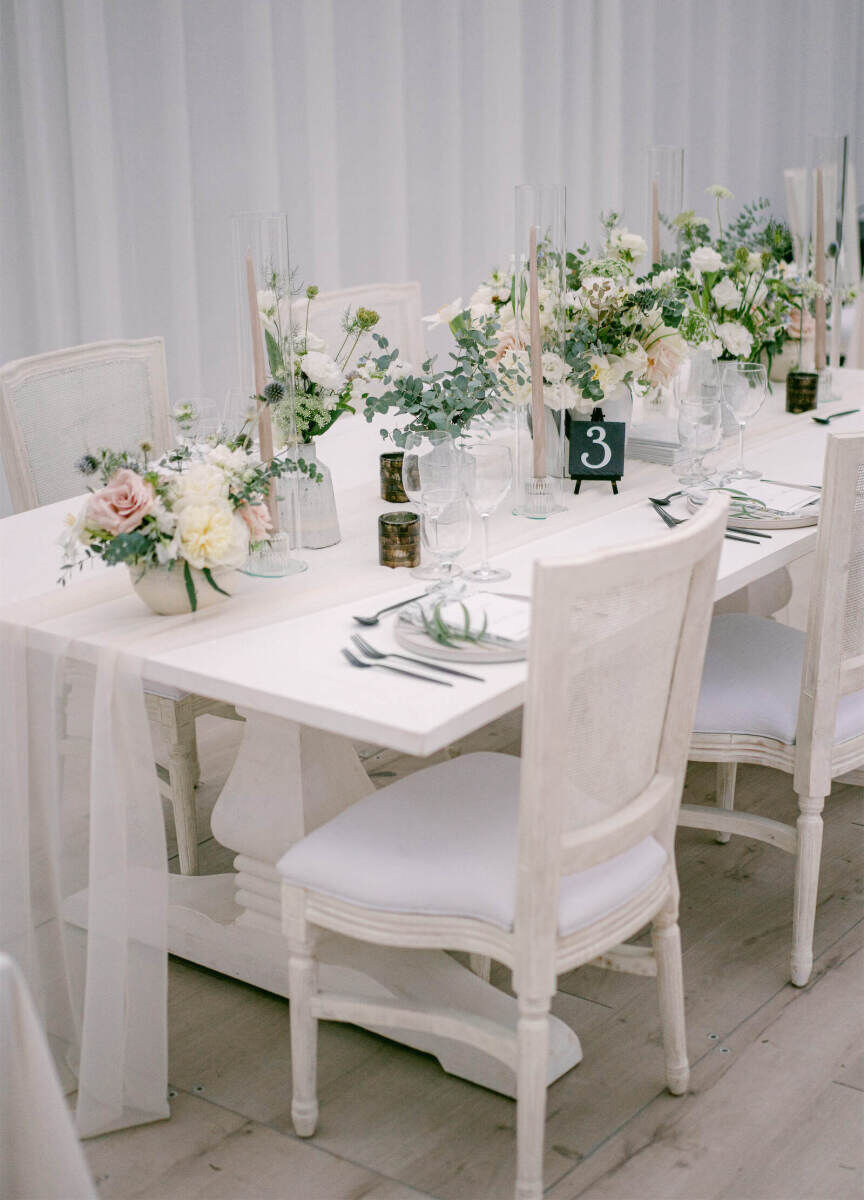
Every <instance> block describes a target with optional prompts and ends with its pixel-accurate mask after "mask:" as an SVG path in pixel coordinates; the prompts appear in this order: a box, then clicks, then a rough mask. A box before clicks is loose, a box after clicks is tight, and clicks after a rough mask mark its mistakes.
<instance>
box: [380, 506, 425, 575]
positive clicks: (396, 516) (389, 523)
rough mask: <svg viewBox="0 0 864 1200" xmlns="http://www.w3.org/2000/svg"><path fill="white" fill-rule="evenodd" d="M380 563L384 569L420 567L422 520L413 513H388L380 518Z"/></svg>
mask: <svg viewBox="0 0 864 1200" xmlns="http://www.w3.org/2000/svg"><path fill="white" fill-rule="evenodd" d="M378 561H379V562H380V564H381V566H382V567H419V565H420V518H419V517H418V516H417V514H416V513H413V512H386V513H382V514H381V516H380V517H379V518H378Z"/></svg>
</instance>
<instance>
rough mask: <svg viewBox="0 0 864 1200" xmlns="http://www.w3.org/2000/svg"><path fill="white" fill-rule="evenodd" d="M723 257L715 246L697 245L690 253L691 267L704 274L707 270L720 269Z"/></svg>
mask: <svg viewBox="0 0 864 1200" xmlns="http://www.w3.org/2000/svg"><path fill="white" fill-rule="evenodd" d="M722 266H723V259H722V257H721V256H720V255H719V254H718V253H717V251H716V250H715V249H714V247H713V246H697V247H696V249H695V250H694V251H693V253H692V254H691V255H690V268H691V270H693V271H696V272H697V273H698V274H700V275H703V274H704V273H705V272H706V271H719V270H720V268H721V267H722Z"/></svg>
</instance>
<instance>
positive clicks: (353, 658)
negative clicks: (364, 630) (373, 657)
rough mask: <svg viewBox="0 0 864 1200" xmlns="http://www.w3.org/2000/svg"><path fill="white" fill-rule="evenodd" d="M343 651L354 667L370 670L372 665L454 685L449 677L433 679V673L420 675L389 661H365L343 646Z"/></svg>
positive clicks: (433, 681)
mask: <svg viewBox="0 0 864 1200" xmlns="http://www.w3.org/2000/svg"><path fill="white" fill-rule="evenodd" d="M342 653H343V654H344V655H345V657H346V658H347V659H348V661H349V663H350V664H351V666H352V667H362V668H363V670H364V671H365V670H368V669H369V668H370V667H380V668H381V670H382V671H392V672H393V673H394V674H395V675H410V676H411V678H412V679H425V681H426V682H427V683H437V684H438V685H439V686H440V687H452V686H453V684H452V683H450V682H449V680H447V679H433V678H432V676H431V675H418V673H417V672H416V671H406V670H405V669H404V667H391V666H388V665H387V663H382V662H364V661H363V659H362V658H357V656H356V655H355V654H352V653H351V651H350V650H346V649H345V647H344V646H343V647H342Z"/></svg>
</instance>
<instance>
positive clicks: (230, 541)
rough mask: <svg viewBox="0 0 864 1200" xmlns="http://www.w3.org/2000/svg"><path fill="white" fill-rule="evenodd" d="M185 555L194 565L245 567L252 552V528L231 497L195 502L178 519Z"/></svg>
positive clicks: (202, 566) (178, 530) (190, 563)
mask: <svg viewBox="0 0 864 1200" xmlns="http://www.w3.org/2000/svg"><path fill="white" fill-rule="evenodd" d="M177 536H178V539H179V543H180V551H181V553H182V556H183V558H185V559H186V561H187V562H188V563H189V565H190V566H192V567H197V568H198V569H199V571H200V570H203V569H204V567H211V568H212V567H241V566H242V565H243V563H244V562H245V560H246V556H247V554H248V553H249V528H248V526H247V524H246V522H245V521H244V520H243V518H242V517H241V516H239V515H238V514H237V513H235V512H234V510H233V509H232V508H231V505H230V504H229V503H228V501H227V500H223V501H218V502H216V503H209V504H192V505H189V507H187V508H184V509H183V511H182V512H181V513H180V516H179V519H178V521H177Z"/></svg>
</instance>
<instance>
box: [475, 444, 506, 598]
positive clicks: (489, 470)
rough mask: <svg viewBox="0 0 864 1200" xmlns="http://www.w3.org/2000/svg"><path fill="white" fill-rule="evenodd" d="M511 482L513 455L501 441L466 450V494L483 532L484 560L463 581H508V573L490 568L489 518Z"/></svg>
mask: <svg viewBox="0 0 864 1200" xmlns="http://www.w3.org/2000/svg"><path fill="white" fill-rule="evenodd" d="M512 482H513V455H512V454H511V453H510V447H509V446H505V445H502V444H501V442H479V443H477V444H476V445H473V446H470V447H469V448H468V449H467V450H466V451H465V472H464V485H465V492H466V494H467V496H468V499H469V500H470V502H471V507H472V508H473V510H474V512H476V513H477V515H478V517H479V518H480V522H481V526H482V529H483V557H482V559H481V561H480V566H479V567H477V568H476V569H475V570H473V571H468V572H466V575H465V578H466V579H474V580H478V581H481V582H484V583H487V582H489V581H490V580H493V579H509V578H510V572H509V571H505V570H504V569H503V568H502V567H490V565H489V518H490V517H491V516H492V513H493V512H495V510H496V509H497V508H498V505H499V504H500V503H501V501H502V500H503V499H504V497H505V496H506V495H507V493H508V492H509V491H510V488H511V486H512Z"/></svg>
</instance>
